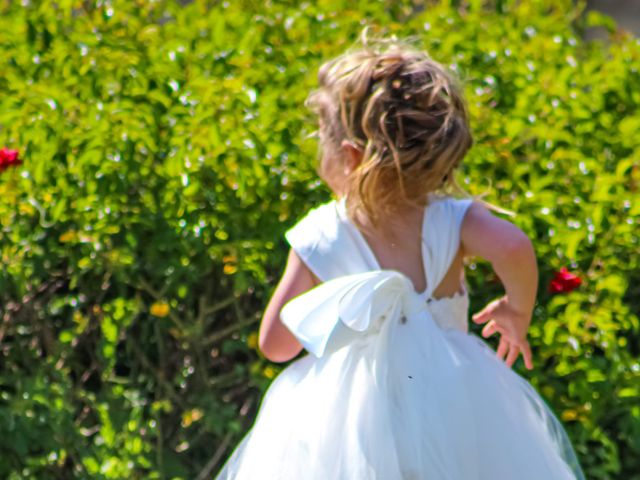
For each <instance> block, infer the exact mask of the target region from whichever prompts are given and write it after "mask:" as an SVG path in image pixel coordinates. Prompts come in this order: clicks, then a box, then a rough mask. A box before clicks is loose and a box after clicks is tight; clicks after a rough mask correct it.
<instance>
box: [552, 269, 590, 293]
mask: <svg viewBox="0 0 640 480" xmlns="http://www.w3.org/2000/svg"><path fill="white" fill-rule="evenodd" d="M580 285H582V279H581V278H580V277H578V276H577V275H574V274H573V273H571V272H569V270H567V268H566V267H562V268H561V269H560V271H559V272H556V274H555V276H554V277H553V278H552V279H551V283H550V284H549V292H551V293H569V292H570V291H572V290H575V289H576V288H578V287H579V286H580Z"/></svg>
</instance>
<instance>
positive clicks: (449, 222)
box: [422, 195, 473, 301]
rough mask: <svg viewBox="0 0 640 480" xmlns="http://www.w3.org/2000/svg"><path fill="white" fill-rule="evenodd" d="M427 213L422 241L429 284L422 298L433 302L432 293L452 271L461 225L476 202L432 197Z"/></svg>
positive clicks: (468, 199) (446, 197)
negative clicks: (450, 270) (450, 269)
mask: <svg viewBox="0 0 640 480" xmlns="http://www.w3.org/2000/svg"><path fill="white" fill-rule="evenodd" d="M430 202H432V203H431V204H430V205H429V207H428V208H427V211H426V218H425V222H424V230H423V232H422V240H423V242H424V243H425V245H424V246H425V248H424V249H423V255H426V258H425V262H424V263H425V268H426V269H428V270H429V271H428V273H427V278H428V279H429V280H430V282H429V284H428V285H427V289H426V290H425V292H424V294H423V296H424V298H425V300H427V301H429V300H430V299H432V295H433V291H434V290H435V289H436V287H437V286H438V285H440V282H442V280H443V279H444V277H445V275H446V274H447V272H448V271H449V268H450V267H451V263H452V262H453V260H454V258H455V256H456V255H457V253H458V250H459V248H460V228H461V226H462V221H463V219H464V216H465V214H466V212H467V210H468V208H469V207H470V206H471V204H472V203H473V199H471V198H465V199H456V198H452V197H448V196H435V195H434V196H432V197H431V199H430Z"/></svg>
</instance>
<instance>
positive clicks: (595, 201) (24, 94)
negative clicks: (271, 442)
mask: <svg viewBox="0 0 640 480" xmlns="http://www.w3.org/2000/svg"><path fill="white" fill-rule="evenodd" d="M182 3H185V2H182ZM583 9H584V5H583V4H582V3H578V4H577V5H574V3H573V2H570V1H569V0H560V1H553V0H530V1H515V0H495V1H482V0H469V1H459V2H443V3H438V4H431V3H429V4H427V5H426V6H425V5H422V2H418V1H415V2H411V1H408V0H404V1H391V0H389V1H384V2H359V3H358V2H348V1H346V0H331V1H329V0H326V1H320V2H318V3H317V4H316V3H314V2H304V3H299V4H298V2H255V3H254V2H251V1H248V0H244V1H238V2H218V1H205V0H199V1H195V2H192V3H189V4H188V5H182V4H181V3H180V2H177V1H168V0H157V1H153V2H151V1H148V2H147V1H142V0H136V1H131V0H113V1H108V0H100V1H79V0H59V1H55V2H53V1H45V0H43V1H28V0H27V1H23V2H11V1H8V2H2V3H0V62H1V64H2V66H3V72H2V75H0V92H2V93H1V94H0V148H2V147H6V148H7V149H10V150H16V151H18V152H19V155H20V159H21V160H22V161H23V163H22V164H19V162H14V163H13V164H11V165H8V164H7V166H6V168H3V171H2V172H1V173H0V224H1V230H0V255H1V264H2V269H1V270H0V319H1V320H0V433H1V434H0V477H2V478H9V479H21V478H38V479H49V478H51V479H54V478H104V479H120V478H209V477H210V476H211V475H212V474H213V473H215V471H216V470H217V469H218V468H219V467H220V465H221V463H222V462H223V461H224V459H225V457H226V456H227V455H228V454H229V453H230V452H231V450H232V448H233V446H234V445H235V444H236V443H237V442H238V441H239V439H240V438H241V436H242V434H243V432H245V431H246V430H247V428H248V427H249V426H250V424H251V421H252V419H253V416H254V415H255V412H256V410H257V407H258V405H259V401H260V398H261V393H262V392H263V391H264V389H265V388H266V387H267V385H268V383H269V381H270V380H271V379H272V378H273V377H274V376H275V375H276V374H277V372H278V371H279V369H280V368H281V366H280V365H273V364H270V363H269V362H267V361H266V360H264V359H263V358H261V357H260V355H259V352H258V351H257V348H256V331H257V328H258V322H259V319H260V316H261V312H262V309H263V308H264V306H265V305H266V302H267V300H268V298H269V294H270V293H271V291H272V290H273V288H274V286H275V283H276V282H277V279H278V276H279V274H280V273H281V272H282V269H283V265H284V263H283V262H284V259H285V257H286V252H287V247H286V244H285V242H284V239H283V235H282V234H283V232H284V231H285V230H286V229H287V228H288V227H289V226H291V225H292V224H293V222H295V221H296V219H298V218H299V217H300V216H301V215H303V213H304V212H305V211H306V210H307V209H308V208H310V207H311V206H313V205H316V204H318V203H319V202H322V201H325V200H327V199H328V198H329V192H328V190H327V189H326V188H325V187H324V186H323V185H322V184H320V182H318V180H317V177H316V175H315V160H316V157H317V144H316V143H315V140H313V139H312V138H309V133H311V132H312V131H313V130H315V122H314V120H313V118H311V117H310V116H309V114H308V112H306V111H305V109H304V107H303V101H304V98H305V97H306V95H307V93H308V92H309V90H310V89H311V88H313V87H314V86H315V84H316V76H315V75H316V71H317V68H318V66H319V64H320V62H321V61H322V60H325V59H327V58H330V57H332V56H334V55H336V54H338V53H340V52H342V51H343V50H344V49H345V48H346V47H347V46H349V45H351V44H352V42H353V41H354V40H355V38H356V37H357V36H358V34H359V33H360V32H361V30H362V26H363V24H365V23H368V24H370V25H373V26H374V27H375V28H377V31H381V30H380V28H384V31H385V32H387V33H389V34H391V33H395V34H397V35H398V36H402V37H405V36H407V35H416V36H417V37H418V38H419V39H420V41H421V42H422V43H423V45H424V48H425V49H427V50H428V51H429V52H430V53H431V54H432V55H433V56H434V57H435V58H436V59H438V60H440V61H442V62H443V63H446V64H448V65H450V66H451V68H453V69H454V70H455V71H456V72H458V74H459V75H460V77H461V78H462V79H463V81H464V84H465V89H466V92H467V95H468V99H469V104H470V108H471V114H472V122H473V124H472V126H473V131H474V136H475V142H476V143H475V146H474V148H473V149H472V151H471V153H470V154H469V156H468V158H467V160H466V163H465V165H464V167H463V168H462V170H461V172H460V181H461V182H462V183H463V184H464V185H465V186H466V188H468V190H469V191H470V192H472V193H474V194H479V193H483V192H486V193H487V199H488V200H489V201H491V202H494V203H496V204H498V205H501V206H503V207H506V208H508V209H511V210H513V211H515V212H517V215H516V216H515V217H514V218H513V219H512V220H513V221H514V222H515V223H516V224H517V225H519V226H520V227H521V228H523V229H524V230H525V231H526V232H527V233H528V234H529V235H530V236H531V238H532V239H533V240H534V243H535V245H536V249H537V253H538V256H539V265H540V272H541V286H540V295H539V304H538V306H537V308H536V311H535V318H534V322H533V325H532V329H531V343H532V345H533V348H534V355H535V360H536V368H535V370H534V371H532V372H527V371H524V369H523V368H522V366H521V365H520V363H518V367H517V368H518V371H519V372H521V373H522V374H523V375H524V376H525V377H527V378H528V379H529V380H530V381H531V382H532V383H533V384H534V385H535V386H536V388H538V389H539V391H540V392H541V393H542V394H543V395H544V397H545V398H546V399H547V400H548V402H549V403H550V405H552V407H553V408H554V410H555V411H556V412H557V413H558V415H559V416H560V417H561V418H562V419H563V421H564V423H565V425H566V427H567V430H568V431H569V433H570V435H571V437H572V439H573V441H574V443H575V446H576V450H577V453H578V455H579V456H580V459H581V462H582V463H583V466H584V469H585V472H586V474H587V477H588V478H590V479H614V478H620V479H622V478H624V479H636V480H638V479H640V473H639V472H640V402H639V398H640V359H639V357H640V326H639V323H638V315H639V311H640V253H639V252H640V244H639V240H638V236H639V230H638V223H639V222H640V202H639V201H638V198H639V193H638V190H639V188H640V136H638V135H637V132H638V131H639V130H640V111H639V109H638V106H639V105H640V73H639V70H640V43H639V41H638V40H637V39H636V38H633V37H632V36H631V35H629V34H626V33H625V32H623V31H621V30H618V29H616V26H615V25H614V24H613V23H612V21H611V20H610V19H608V18H605V17H602V16H600V15H597V14H594V13H590V14H585V13H584V11H583ZM595 26H599V27H598V28H599V29H600V30H601V31H602V32H604V33H605V36H606V37H608V39H607V40H606V41H590V42H588V41H585V40H584V39H583V36H582V34H583V33H584V30H585V28H587V27H595ZM7 155H9V154H7ZM7 158H8V157H7ZM469 267H470V269H469V271H468V279H469V283H470V287H471V290H472V308H473V309H474V310H478V309H479V308H481V307H482V306H483V305H484V303H486V302H487V301H488V300H490V299H491V298H492V297H493V296H495V295H498V294H499V293H500V291H501V290H500V285H499V282H498V281H497V279H496V277H495V275H493V274H492V273H491V272H490V270H489V268H488V266H487V265H486V264H484V263H480V262H479V263H477V264H475V263H473V264H470V265H469ZM561 267H567V268H568V271H569V272H571V273H572V274H573V275H576V276H577V277H579V278H580V279H581V280H582V282H581V285H577V283H575V282H574V287H577V288H576V289H575V290H573V291H570V292H569V291H568V290H571V289H567V290H566V291H562V290H561V291H558V289H557V288H556V287H554V292H553V293H552V292H550V291H549V290H548V285H549V282H550V281H551V280H552V277H554V275H556V273H557V272H559V271H560V269H561ZM565 273H566V272H565ZM574 287H572V288H574Z"/></svg>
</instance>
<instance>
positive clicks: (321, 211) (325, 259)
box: [284, 201, 337, 281]
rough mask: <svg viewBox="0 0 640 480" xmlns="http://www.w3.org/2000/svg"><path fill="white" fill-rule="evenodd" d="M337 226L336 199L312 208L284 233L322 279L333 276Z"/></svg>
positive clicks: (293, 247)
mask: <svg viewBox="0 0 640 480" xmlns="http://www.w3.org/2000/svg"><path fill="white" fill-rule="evenodd" d="M336 228H337V227H336V209H335V201H331V202H328V203H325V204H323V205H320V206H319V207H316V208H313V209H311V210H310V211H309V212H308V213H307V214H306V215H305V216H304V217H303V218H302V219H300V220H299V221H298V222H297V223H296V224H295V225H294V226H293V227H291V228H290V229H289V230H287V231H286V232H285V234H284V236H285V239H286V240H287V242H288V243H289V245H290V246H291V248H292V249H293V250H294V251H295V252H296V254H297V255H298V257H300V259H301V260H302V261H303V262H304V264H305V265H306V266H307V267H308V268H309V270H311V271H312V272H313V274H314V275H315V276H316V277H317V278H319V279H320V280H321V281H326V280H328V278H329V277H330V276H331V272H330V271H329V266H330V265H331V263H332V262H331V261H330V258H329V255H330V253H331V248H330V246H331V244H332V240H331V239H332V238H335V237H336V233H335V230H336Z"/></svg>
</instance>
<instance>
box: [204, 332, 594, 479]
mask: <svg viewBox="0 0 640 480" xmlns="http://www.w3.org/2000/svg"><path fill="white" fill-rule="evenodd" d="M381 329H382V331H380V332H379V334H378V335H368V336H363V337H362V338H359V339H356V340H354V341H353V342H351V343H350V344H348V345H347V346H345V347H343V348H340V349H338V350H337V351H335V352H333V353H331V354H329V355H326V356H323V357H321V358H316V357H314V356H311V355H308V356H306V357H303V358H301V359H299V360H297V361H295V362H294V363H292V364H291V365H290V366H289V367H288V368H286V369H285V370H283V371H282V373H281V374H280V375H279V376H278V377H277V378H276V379H275V380H274V382H273V383H272V385H271V386H270V388H269V389H268V391H267V392H266V394H265V396H264V400H263V402H262V406H261V409H260V411H259V413H258V417H257V419H256V421H255V424H254V426H253V428H252V430H251V431H250V432H249V433H248V434H247V435H246V437H245V438H244V440H243V441H242V442H241V443H240V444H239V446H238V447H237V448H236V450H235V451H234V453H233V455H232V456H231V457H230V458H229V459H228V461H227V463H226V464H225V466H224V467H223V469H222V471H221V472H220V474H219V476H218V477H217V478H218V479H220V480H222V479H236V480H245V479H246V480H256V479H261V480H262V479H265V480H280V479H282V480H285V479H286V480H301V479H304V480H306V479H317V480H329V479H330V480H366V479H380V480H395V479H398V480H401V479H405V480H408V479H421V480H422V479H425V480H427V479H428V480H514V479H517V480H556V479H557V480H560V479H563V480H564V479H567V480H569V479H582V478H584V476H583V474H582V472H581V470H580V466H579V464H578V461H577V459H576V456H575V454H574V451H573V449H572V446H571V443H570V441H569V439H568V438H567V435H566V433H565V431H564V429H563V428H562V426H561V424H560V423H559V422H558V420H557V419H556V417H555V416H554V415H553V413H552V412H551V411H550V409H549V408H548V406H547V405H546V404H545V402H544V401H543V400H542V399H541V397H540V396H539V395H538V393H537V392H536V391H535V390H534V389H533V388H532V387H531V385H530V384H529V383H528V382H527V381H526V380H525V379H523V378H522V377H520V376H519V375H518V374H516V373H515V372H514V371H512V370H511V369H510V368H508V367H507V366H506V365H505V364H504V362H503V361H501V360H500V359H498V358H497V357H496V355H495V352H493V350H491V349H490V348H489V347H488V346H487V345H486V344H485V343H484V342H483V341H482V340H481V339H479V338H478V337H476V336H475V335H472V334H467V333H465V332H461V331H457V330H443V329H441V328H439V327H438V326H437V325H436V324H435V323H434V322H432V321H416V320H413V321H412V320H409V321H406V322H404V323H403V324H402V325H400V324H399V323H398V322H388V323H386V324H383V325H382V326H381Z"/></svg>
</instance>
